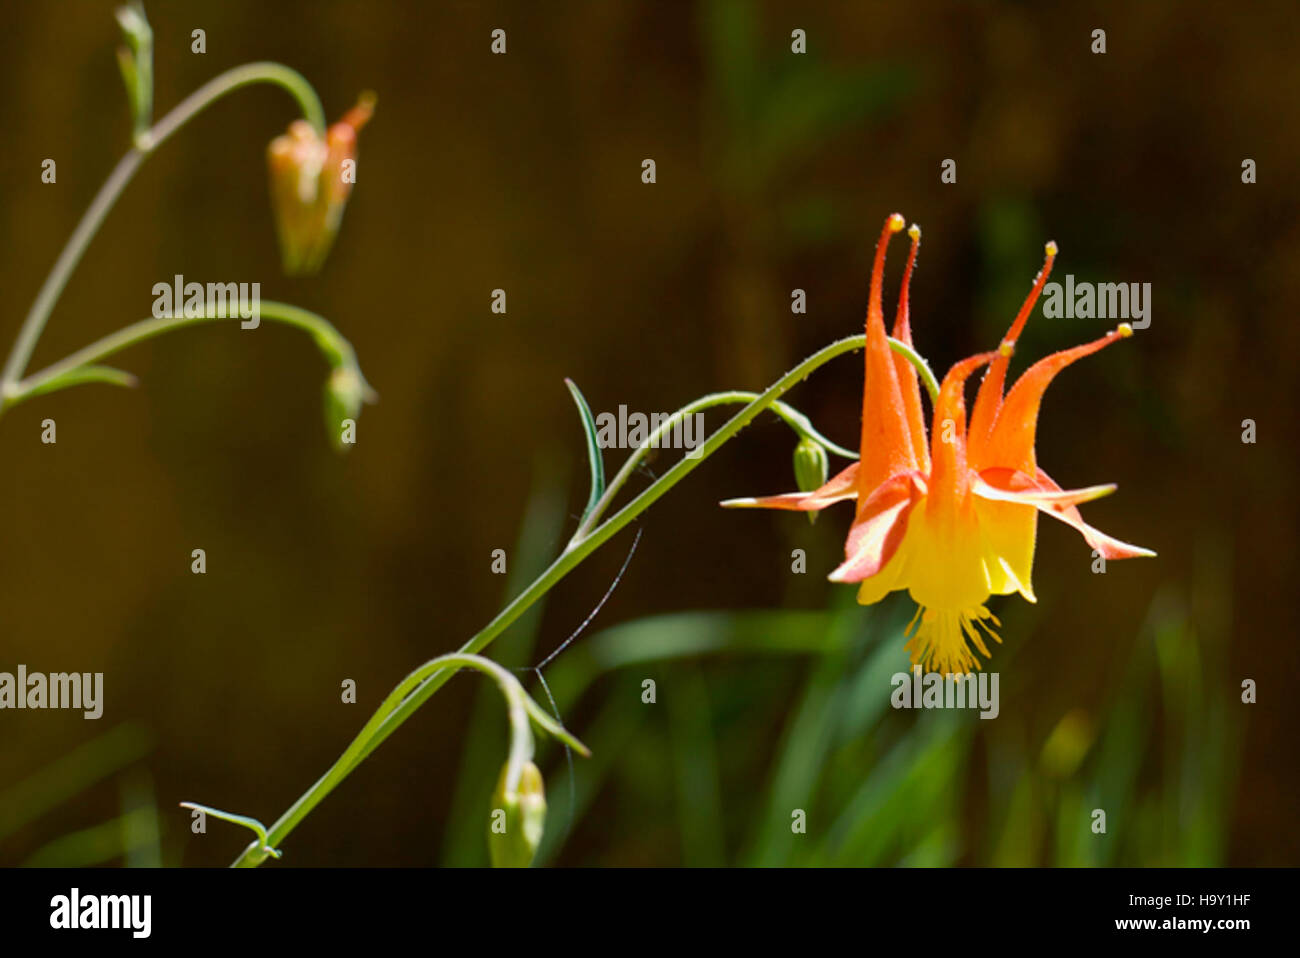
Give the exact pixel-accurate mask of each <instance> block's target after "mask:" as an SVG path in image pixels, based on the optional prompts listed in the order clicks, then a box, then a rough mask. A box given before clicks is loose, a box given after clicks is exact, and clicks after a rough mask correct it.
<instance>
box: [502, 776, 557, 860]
mask: <svg viewBox="0 0 1300 958" xmlns="http://www.w3.org/2000/svg"><path fill="white" fill-rule="evenodd" d="M509 771H510V763H509V762H507V763H506V764H505V765H504V766H502V768H501V777H500V779H498V780H497V788H496V791H495V792H493V794H492V813H491V816H490V817H489V821H488V851H489V853H490V854H491V856H492V867H493V868H527V867H528V866H529V865H531V864H532V862H533V857H534V856H535V855H536V854H537V849H538V846H540V845H541V843H542V833H543V831H544V830H545V827H546V790H545V786H544V784H543V782H542V773H541V772H540V771H539V770H538V768H537V766H536V765H534V764H533V763H532V762H524V764H523V767H522V768H521V769H520V771H519V782H518V784H517V785H516V787H515V790H514V792H513V793H511V794H507V792H506V777H507V774H508V773H509Z"/></svg>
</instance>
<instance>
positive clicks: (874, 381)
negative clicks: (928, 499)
mask: <svg viewBox="0 0 1300 958" xmlns="http://www.w3.org/2000/svg"><path fill="white" fill-rule="evenodd" d="M903 223H904V221H903V217H902V216H900V215H899V214H897V213H895V214H893V215H892V216H891V217H889V219H887V220H886V221H885V227H884V229H883V230H882V231H881V234H880V242H879V243H877V244H876V258H875V262H874V264H873V265H872V268H871V291H870V294H869V296H868V300H867V348H866V381H865V382H864V384H863V390H862V442H861V453H862V459H861V462H862V468H861V469H860V470H859V471H858V509H859V514H861V509H862V505H863V503H864V502H865V500H866V499H867V497H868V496H870V495H871V493H872V492H873V491H874V490H875V489H876V488H877V487H879V486H880V485H881V484H882V483H885V482H887V481H888V480H889V479H890V478H891V477H893V476H896V475H898V474H899V473H902V472H908V471H910V470H913V469H916V468H917V465H918V461H917V456H916V450H915V449H913V448H912V430H911V429H910V428H909V426H908V421H907V407H906V405H905V404H904V402H903V392H902V388H901V387H900V385H899V382H898V370H897V367H896V366H895V365H894V354H893V351H892V350H890V348H889V337H888V336H886V335H885V314H884V309H883V307H882V306H881V286H882V285H883V283H884V273H885V248H886V247H887V246H888V245H889V239H890V237H891V236H893V234H894V233H897V232H898V231H899V230H901V229H902V228H903Z"/></svg>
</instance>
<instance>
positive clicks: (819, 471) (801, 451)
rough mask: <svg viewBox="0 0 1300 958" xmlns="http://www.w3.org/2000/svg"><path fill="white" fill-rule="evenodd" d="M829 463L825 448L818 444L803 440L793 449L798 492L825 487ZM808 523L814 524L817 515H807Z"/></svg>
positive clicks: (806, 439)
mask: <svg viewBox="0 0 1300 958" xmlns="http://www.w3.org/2000/svg"><path fill="white" fill-rule="evenodd" d="M829 471H830V463H829V461H828V460H827V457H826V448H825V447H824V446H823V445H822V444H821V443H819V442H814V441H813V440H811V439H808V438H806V437H805V438H803V439H800V440H799V445H797V446H795V447H794V480H795V483H796V484H797V485H798V487H799V491H800V492H812V491H813V490H814V489H820V488H821V487H822V486H824V485H826V476H827V473H828V472H829ZM808 521H809V522H810V523H811V522H816V521H817V513H815V512H810V513H808Z"/></svg>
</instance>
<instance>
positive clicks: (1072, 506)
mask: <svg viewBox="0 0 1300 958" xmlns="http://www.w3.org/2000/svg"><path fill="white" fill-rule="evenodd" d="M903 225H904V221H903V217H902V216H900V215H899V214H897V213H895V214H894V215H893V216H891V217H890V218H889V219H888V220H887V221H886V222H885V228H884V230H883V232H882V233H881V237H880V242H879V244H878V245H877V247H876V257H875V263H874V265H873V267H872V271H871V291H870V297H869V303H868V307H867V336H866V384H865V388H864V391H863V402H862V442H861V450H860V452H861V458H860V459H859V460H858V461H857V462H855V463H853V464H852V465H851V466H849V467H848V468H847V469H845V470H844V471H842V472H840V473H839V474H838V475H836V476H834V477H833V478H831V480H830V481H829V482H827V483H825V484H824V485H823V486H821V488H819V489H815V490H813V491H811V492H800V493H790V494H787V495H781V496H768V497H765V498H757V499H732V500H729V501H727V502H724V503H723V505H724V506H730V507H736V506H742V507H743V506H747V507H756V508H766V509H794V510H799V511H802V512H816V511H818V510H820V509H823V508H825V507H826V506H828V505H830V504H832V503H835V502H839V501H841V500H844V499H855V500H857V511H856V513H855V515H854V519H853V524H852V526H851V527H850V529H849V535H848V540H847V541H846V543H845V547H844V562H843V563H842V564H841V565H840V566H839V567H838V568H837V569H835V571H834V572H832V573H831V574H830V579H831V581H833V582H856V583H860V585H859V586H858V601H859V602H860V603H862V604H863V605H870V604H872V603H874V602H879V601H880V600H881V599H883V598H884V597H885V596H886V595H888V594H889V593H890V592H893V591H894V590H897V589H907V590H908V592H909V594H910V595H911V596H912V598H913V599H914V600H915V601H916V603H917V605H918V606H919V608H918V609H917V614H916V617H915V618H913V620H912V624H911V625H909V626H908V629H907V635H908V637H909V639H908V642H907V645H906V648H907V649H908V651H909V652H910V653H911V659H912V663H913V664H914V665H916V664H919V665H921V666H923V667H924V668H925V669H926V670H927V671H936V672H953V673H963V672H968V671H970V670H971V668H972V667H973V668H977V669H978V668H980V661H979V657H978V656H977V655H976V654H975V653H976V651H978V652H979V653H980V654H981V655H983V656H984V657H985V658H988V657H989V649H988V644H987V643H986V641H985V638H986V637H988V638H992V639H993V640H995V641H999V642H1000V641H1001V640H1000V639H999V638H998V636H997V633H996V632H995V631H994V626H998V625H999V623H998V620H997V618H996V617H995V616H994V615H993V614H992V613H991V612H990V611H989V610H988V608H987V606H986V605H985V603H986V602H987V600H988V598H989V596H990V595H1009V594H1010V593H1012V592H1019V593H1020V594H1021V595H1023V596H1024V597H1025V598H1026V599H1028V600H1029V601H1030V602H1034V601H1036V600H1035V598H1034V591H1033V585H1032V583H1031V581H1030V579H1031V573H1032V569H1033V562H1034V541H1035V538H1036V535H1037V523H1038V513H1039V512H1044V513H1046V514H1048V515H1050V516H1052V517H1053V518H1056V519H1059V520H1061V521H1062V522H1065V523H1066V524H1068V525H1071V526H1073V527H1074V528H1075V529H1077V530H1079V532H1080V533H1082V535H1083V538H1084V540H1085V541H1086V542H1087V543H1088V545H1089V546H1091V547H1092V548H1093V549H1094V550H1096V551H1097V553H1099V554H1100V555H1101V556H1103V557H1105V558H1106V559H1127V558H1132V557H1135V556H1151V555H1155V553H1153V552H1151V551H1150V550H1148V549H1143V548H1141V547H1139V546H1134V545H1129V544H1128V543H1126V542H1121V541H1119V540H1118V539H1113V538H1111V537H1110V536H1108V535H1105V534H1104V533H1102V532H1099V531H1098V530H1096V529H1094V528H1092V527H1091V526H1089V525H1088V524H1086V523H1085V522H1084V521H1083V517H1082V516H1081V515H1080V514H1079V509H1078V506H1079V504H1080V503H1083V502H1087V501H1089V500H1091V499H1096V498H1099V497H1101V496H1104V495H1107V494H1108V493H1111V492H1113V491H1114V490H1115V486H1114V485H1101V486H1090V487H1088V488H1086V489H1074V490H1063V489H1062V488H1061V487H1060V486H1059V485H1057V484H1056V482H1055V481H1054V480H1053V479H1052V478H1051V477H1050V476H1048V475H1047V473H1046V472H1044V471H1043V470H1042V469H1040V468H1039V467H1038V463H1037V460H1036V459H1035V455H1034V441H1035V432H1036V430H1037V427H1038V409H1039V405H1040V403H1041V402H1042V398H1043V393H1044V392H1045V391H1046V389H1047V386H1048V384H1049V383H1051V381H1052V379H1053V378H1054V377H1055V376H1056V374H1057V373H1059V372H1060V371H1061V370H1062V369H1064V368H1065V367H1066V366H1068V365H1070V364H1071V363H1073V362H1074V361H1075V360H1077V359H1081V358H1083V357H1084V356H1087V355H1090V354H1091V353H1095V352H1097V351H1098V350H1100V349H1102V348H1104V347H1105V346H1108V345H1110V344H1111V343H1113V342H1115V341H1116V340H1117V339H1122V338H1125V337H1128V336H1131V335H1132V334H1133V331H1132V329H1131V327H1129V326H1128V325H1127V324H1121V325H1120V326H1119V327H1118V328H1117V329H1115V330H1114V331H1112V332H1110V333H1107V334H1106V335H1105V336H1102V337H1101V338H1100V339H1097V340H1094V341H1093V342H1090V343H1085V344H1084V345H1081V346H1076V347H1074V348H1073V349H1066V350H1062V351H1061V352H1058V353H1054V354H1053V355H1051V356H1048V357H1047V358H1046V359H1042V360H1039V361H1038V362H1037V363H1035V364H1034V365H1032V366H1030V367H1029V369H1028V370H1026V371H1025V373H1024V374H1023V375H1022V376H1021V377H1020V379H1019V380H1017V381H1016V383H1015V385H1014V386H1012V387H1011V389H1010V391H1008V392H1006V393H1005V395H1004V387H1005V382H1006V373H1007V366H1008V364H1009V362H1010V359H1011V355H1012V353H1013V352H1014V350H1015V344H1016V340H1017V338H1018V337H1019V336H1020V332H1021V330H1022V329H1023V328H1024V325H1025V321H1026V320H1027V319H1028V317H1029V313H1030V312H1031V311H1032V310H1033V308H1034V304H1035V303H1036V302H1037V300H1038V295H1039V293H1040V292H1041V291H1042V288H1043V284H1044V283H1046V282H1047V276H1048V274H1049V273H1050V272H1051V269H1052V261H1053V259H1054V258H1055V256H1056V245H1055V244H1054V243H1049V244H1048V245H1047V260H1046V262H1045V263H1044V265H1043V269H1042V270H1041V272H1039V274H1038V277H1037V279H1035V281H1034V286H1033V289H1032V290H1031V291H1030V293H1029V296H1028V298H1027V299H1026V300H1025V303H1024V305H1023V306H1021V308H1020V312H1019V314H1017V316H1016V318H1015V320H1014V322H1012V324H1011V328H1010V330H1009V331H1008V332H1007V335H1006V336H1005V337H1004V338H1003V340H1002V343H1001V345H1000V346H999V347H998V349H997V350H995V351H993V352H988V353H980V354H978V355H975V356H972V357H970V358H969V359H964V360H962V361H960V362H958V363H956V364H954V365H953V367H952V368H951V369H950V370H949V371H948V374H947V375H946V376H945V377H944V379H943V383H942V385H941V386H940V388H939V396H938V399H937V401H936V402H935V403H934V415H933V425H932V429H931V431H930V434H929V436H927V434H926V428H925V420H924V418H923V414H922V407H921V388H920V382H919V379H918V376H917V371H916V369H915V368H914V367H913V366H912V365H911V363H909V362H908V360H907V359H906V358H904V357H903V356H900V355H897V354H896V353H894V352H892V351H891V350H890V348H889V340H888V336H887V335H886V332H885V318H884V311H883V309H882V306H881V284H882V280H883V275H884V267H885V248H886V247H887V246H888V244H889V240H890V238H891V237H892V235H893V234H894V233H897V232H898V231H899V230H901V229H902V228H903ZM909 234H910V236H911V238H912V249H911V253H910V255H909V256H908V260H907V266H906V268H905V271H904V274H903V287H902V292H901V294H900V295H899V301H898V311H897V313H896V315H895V319H894V329H893V337H894V338H895V339H897V340H899V341H900V342H902V343H905V344H906V345H907V346H909V347H910V346H911V345H912V331H911V327H910V325H909V317H908V301H907V290H908V283H909V281H910V279H911V275H912V268H913V266H914V265H915V263H916V250H917V245H918V243H919V241H920V237H921V231H920V230H919V229H918V228H917V227H916V226H913V227H912V228H911V230H909ZM985 365H987V366H988V371H987V372H986V374H985V376H984V381H983V382H982V383H981V384H980V387H979V391H978V393H977V394H976V397H975V405H974V407H973V409H972V410H971V415H970V420H969V423H968V422H967V416H966V400H965V386H966V380H967V379H968V378H969V377H970V376H971V375H972V374H973V373H974V372H975V371H976V370H977V369H979V368H980V367H981V366H985Z"/></svg>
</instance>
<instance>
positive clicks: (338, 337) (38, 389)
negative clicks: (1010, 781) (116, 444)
mask: <svg viewBox="0 0 1300 958" xmlns="http://www.w3.org/2000/svg"><path fill="white" fill-rule="evenodd" d="M259 315H260V318H261V319H267V320H271V321H272V322H278V323H283V324H284V325H286V326H293V327H296V328H298V329H301V330H304V331H305V332H307V333H308V334H310V335H311V337H312V339H313V340H315V342H316V345H317V346H319V347H320V350H321V352H322V353H324V354H325V358H326V360H327V361H328V362H329V363H330V364H331V365H339V364H341V363H351V364H355V362H356V359H355V355H354V353H353V350H352V346H351V344H349V343H348V341H347V340H346V339H344V338H343V335H342V333H340V332H339V331H338V330H337V329H335V328H334V326H333V325H331V324H330V322H329V321H328V320H326V319H325V318H324V317H322V316H317V315H316V314H315V313H313V312H310V311H308V310H305V309H302V308H300V307H298V306H291V305H289V304H288V303H277V302H275V301H273V300H266V301H263V302H261V303H260V304H259ZM240 318H241V317H240V316H239V315H238V314H235V315H233V316H231V315H227V314H218V313H216V312H215V311H214V310H212V309H208V310H207V311H206V312H205V313H204V315H202V316H195V317H189V318H183V317H164V318H162V319H143V320H141V321H140V322H138V323H132V324H131V325H130V326H126V327H123V328H122V329H119V330H118V331H117V332H115V333H110V334H109V335H108V336H105V337H104V338H103V339H100V340H97V341H96V342H93V343H91V344H90V345H89V346H86V347H84V348H82V349H79V350H77V351H76V352H75V353H73V354H72V355H70V356H68V357H67V358H65V359H61V360H59V361H58V362H57V363H54V364H53V365H51V366H47V367H46V368H45V369H42V370H41V371H40V372H37V373H32V374H31V375H30V376H28V377H27V378H26V379H24V380H22V381H21V382H18V383H15V384H14V385H13V386H11V387H10V389H9V390H8V391H7V392H6V394H5V397H4V400H3V403H0V409H4V408H7V407H8V406H12V405H16V404H17V403H20V402H22V401H23V400H24V399H30V398H31V397H32V396H35V395H39V394H40V393H43V392H49V391H50V390H51V388H59V387H60V386H61V385H74V384H75V383H77V382H81V381H86V382H90V381H103V380H101V379H98V378H94V377H88V378H84V379H83V378H79V377H78V375H77V374H78V373H79V372H81V371H84V370H86V369H88V368H93V364H94V363H97V362H99V361H100V360H102V359H106V358H107V357H109V356H112V355H113V354H114V353H117V352H120V351H121V350H123V349H126V348H127V347H128V346H133V345H135V344H136V343H141V342H144V341H145V340H146V339H152V338H153V337H155V336H161V335H162V334H163V333H169V332H172V331H173V330H177V329H184V328H186V327H189V326H197V325H199V324H200V323H208V322H213V321H216V320H239V319H240Z"/></svg>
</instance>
